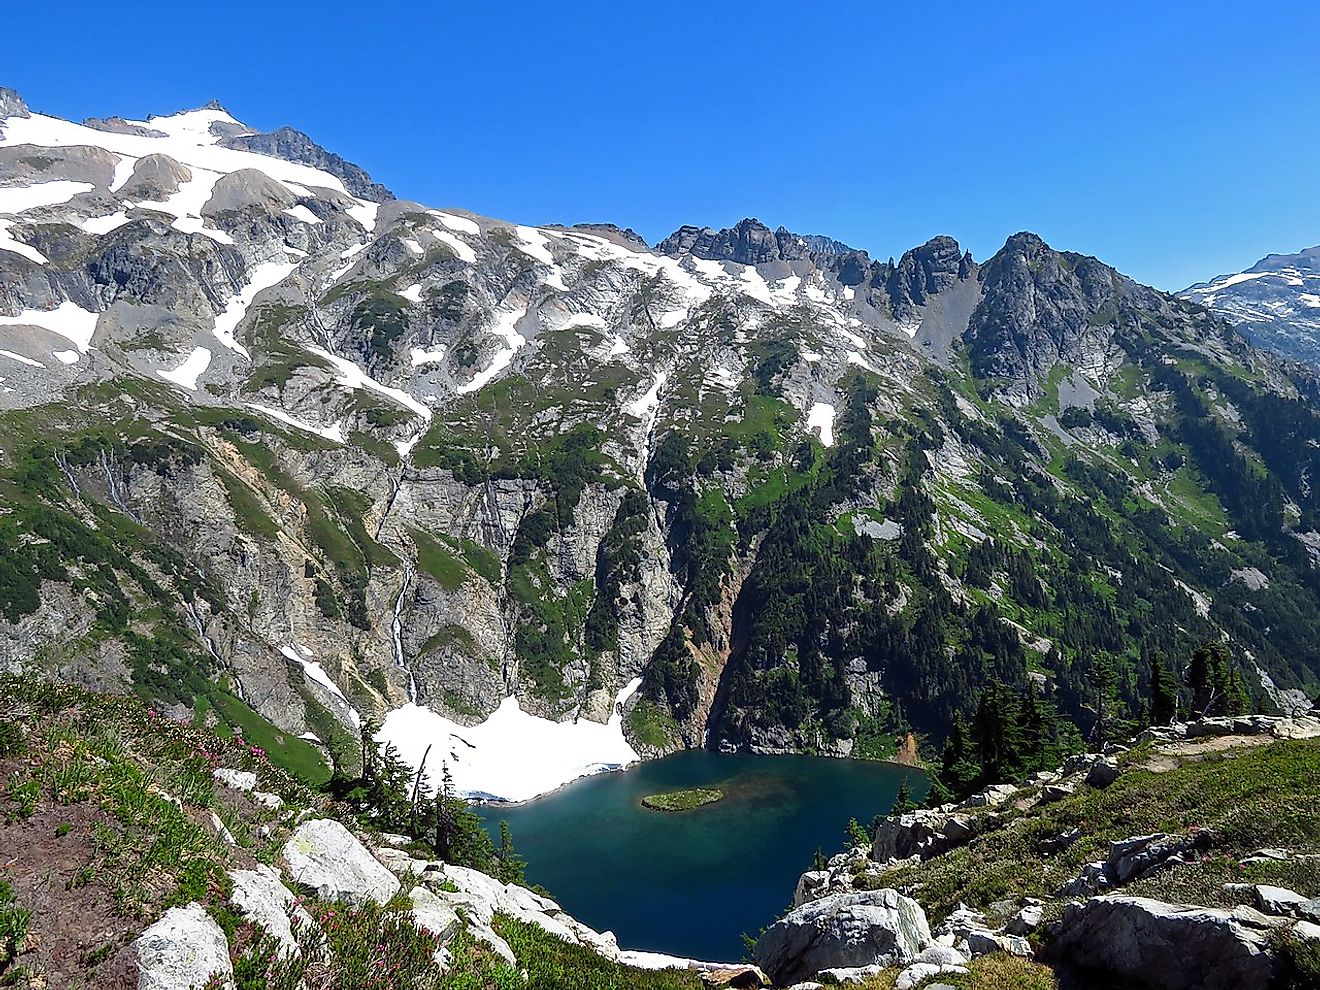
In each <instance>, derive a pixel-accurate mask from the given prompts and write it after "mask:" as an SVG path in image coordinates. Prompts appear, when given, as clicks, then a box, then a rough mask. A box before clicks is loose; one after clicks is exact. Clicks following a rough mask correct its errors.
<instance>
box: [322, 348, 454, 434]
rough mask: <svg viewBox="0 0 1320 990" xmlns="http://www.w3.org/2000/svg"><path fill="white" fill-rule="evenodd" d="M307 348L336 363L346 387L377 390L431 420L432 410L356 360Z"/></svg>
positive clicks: (342, 382)
mask: <svg viewBox="0 0 1320 990" xmlns="http://www.w3.org/2000/svg"><path fill="white" fill-rule="evenodd" d="M307 350H308V352H309V353H311V354H315V355H316V356H317V357H319V358H321V359H323V360H325V361H328V362H329V363H330V364H332V365H334V368H335V370H336V371H338V372H339V380H338V384H340V385H342V386H344V387H345V388H349V389H363V390H365V391H369V392H375V393H376V394H378V395H383V396H384V397H385V398H387V399H390V400H391V401H393V402H396V403H398V404H399V405H401V406H403V407H404V408H406V409H411V410H412V411H413V412H414V413H416V414H417V415H418V416H420V417H421V418H422V419H423V420H427V421H429V420H430V418H431V410H430V409H428V408H427V407H426V406H424V405H423V404H422V403H420V402H418V401H417V400H416V399H414V398H413V397H412V396H411V395H409V394H408V393H407V392H405V391H404V390H403V389H401V388H391V387H390V386H388V385H382V384H381V383H380V382H378V381H376V379H374V378H372V377H371V376H370V375H368V374H367V373H366V372H365V371H363V370H362V369H361V368H360V367H358V365H356V364H355V363H354V362H352V361H349V360H348V359H347V358H341V357H339V356H338V355H336V354H331V353H330V352H329V351H327V350H326V349H325V348H324V347H309V348H307Z"/></svg>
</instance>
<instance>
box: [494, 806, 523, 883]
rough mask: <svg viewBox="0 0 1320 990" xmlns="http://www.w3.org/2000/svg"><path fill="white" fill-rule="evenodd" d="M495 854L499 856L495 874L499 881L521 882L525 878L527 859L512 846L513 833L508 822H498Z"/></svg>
mask: <svg viewBox="0 0 1320 990" xmlns="http://www.w3.org/2000/svg"><path fill="white" fill-rule="evenodd" d="M495 855H496V856H497V857H498V858H499V871H498V872H497V874H496V877H497V879H499V881H500V882H501V883H519V884H520V883H523V882H524V881H525V880H526V878H527V861H526V860H525V859H523V858H522V857H521V856H519V855H518V852H517V850H516V849H514V848H513V834H512V833H511V832H510V831H509V823H508V822H506V821H503V820H501V822H500V847H499V849H498V850H497V851H496V853H495Z"/></svg>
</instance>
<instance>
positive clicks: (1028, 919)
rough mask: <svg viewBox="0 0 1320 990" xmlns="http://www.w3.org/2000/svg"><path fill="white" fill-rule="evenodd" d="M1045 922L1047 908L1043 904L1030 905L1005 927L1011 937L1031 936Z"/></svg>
mask: <svg viewBox="0 0 1320 990" xmlns="http://www.w3.org/2000/svg"><path fill="white" fill-rule="evenodd" d="M1044 921H1045V907H1044V905H1041V904H1028V905H1027V906H1026V907H1024V908H1023V909H1022V910H1021V911H1019V912H1018V913H1017V914H1015V915H1014V916H1013V918H1012V920H1010V921H1009V923H1008V924H1007V925H1005V926H1004V931H1006V932H1008V934H1010V935H1030V934H1031V933H1032V932H1034V931H1035V930H1036V929H1037V928H1039V927H1040V926H1041V925H1042V924H1043V923H1044Z"/></svg>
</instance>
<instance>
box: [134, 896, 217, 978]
mask: <svg viewBox="0 0 1320 990" xmlns="http://www.w3.org/2000/svg"><path fill="white" fill-rule="evenodd" d="M133 947H134V949H136V950H137V959H138V990H201V988H202V987H205V986H206V985H207V984H208V983H210V982H211V980H212V979H213V978H215V977H219V980H218V983H219V985H220V986H221V987H225V988H229V987H232V986H233V985H234V964H233V963H232V962H231V961H230V959H229V942H228V940H227V939H226V938H225V933H224V931H223V930H221V928H220V926H219V925H217V924H216V923H215V919H213V918H212V917H211V916H210V915H209V914H207V913H206V908H204V907H202V906H201V905H200V904H197V903H195V902H194V903H192V904H189V905H187V906H186V907H174V908H170V909H169V910H168V911H166V912H165V914H164V915H163V916H162V917H161V919H160V920H159V921H157V922H156V923H155V924H154V925H152V926H151V927H150V928H148V929H147V930H146V931H144V932H143V933H142V934H141V935H139V936H138V939H137V941H136V942H134V943H133Z"/></svg>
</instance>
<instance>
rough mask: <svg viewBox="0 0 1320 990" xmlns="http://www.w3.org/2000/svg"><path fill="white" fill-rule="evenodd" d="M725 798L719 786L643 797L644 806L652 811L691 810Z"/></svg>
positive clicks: (693, 788) (690, 788)
mask: <svg viewBox="0 0 1320 990" xmlns="http://www.w3.org/2000/svg"><path fill="white" fill-rule="evenodd" d="M723 800H724V792H723V791H722V790H720V789H719V788H718V787H689V788H686V789H685V790H681V791H665V792H664V793H663V794H648V795H646V797H644V798H642V807H643V808H650V809H651V810H652V811H691V810H692V809H693V808H700V807H701V806H702V805H706V804H714V803H715V802H716V801H723Z"/></svg>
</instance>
